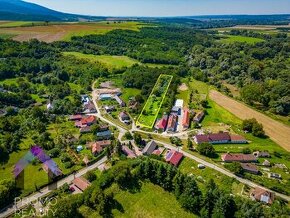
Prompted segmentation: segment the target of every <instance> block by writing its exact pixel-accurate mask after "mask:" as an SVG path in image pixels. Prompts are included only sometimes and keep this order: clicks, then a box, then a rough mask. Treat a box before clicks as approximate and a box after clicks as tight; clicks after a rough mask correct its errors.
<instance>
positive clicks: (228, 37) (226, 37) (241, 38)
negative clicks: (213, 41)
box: [219, 35, 264, 44]
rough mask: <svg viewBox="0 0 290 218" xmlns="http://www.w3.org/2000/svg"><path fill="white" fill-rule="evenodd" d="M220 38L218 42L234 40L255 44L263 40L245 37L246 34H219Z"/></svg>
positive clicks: (232, 41) (233, 41)
mask: <svg viewBox="0 0 290 218" xmlns="http://www.w3.org/2000/svg"><path fill="white" fill-rule="evenodd" d="M221 36H222V39H220V40H219V42H222V43H235V42H246V43H249V44H255V43H258V42H263V41H264V40H263V39H259V38H254V37H247V36H233V35H221Z"/></svg>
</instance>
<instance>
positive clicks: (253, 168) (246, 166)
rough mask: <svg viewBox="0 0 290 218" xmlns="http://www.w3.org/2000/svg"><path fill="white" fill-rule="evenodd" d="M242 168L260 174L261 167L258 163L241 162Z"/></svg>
mask: <svg viewBox="0 0 290 218" xmlns="http://www.w3.org/2000/svg"><path fill="white" fill-rule="evenodd" d="M241 166H242V168H243V169H244V170H245V171H248V172H250V173H255V174H258V173H259V169H258V167H257V166H256V165H254V164H251V163H241Z"/></svg>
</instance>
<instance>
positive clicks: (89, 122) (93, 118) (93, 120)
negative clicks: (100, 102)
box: [81, 116, 96, 125]
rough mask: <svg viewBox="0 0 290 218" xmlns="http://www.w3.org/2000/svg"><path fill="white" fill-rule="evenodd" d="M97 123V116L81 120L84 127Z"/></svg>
mask: <svg viewBox="0 0 290 218" xmlns="http://www.w3.org/2000/svg"><path fill="white" fill-rule="evenodd" d="M95 121H96V117H95V116H88V117H84V118H82V120H81V123H82V125H89V124H92V123H94V122H95Z"/></svg>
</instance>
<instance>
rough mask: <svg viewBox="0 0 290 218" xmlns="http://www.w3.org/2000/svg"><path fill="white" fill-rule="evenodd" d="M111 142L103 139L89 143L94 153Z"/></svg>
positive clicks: (100, 150)
mask: <svg viewBox="0 0 290 218" xmlns="http://www.w3.org/2000/svg"><path fill="white" fill-rule="evenodd" d="M110 144H111V141H110V140H104V141H97V142H94V143H93V144H91V148H92V153H93V154H94V155H96V154H99V153H100V152H102V151H103V149H104V148H105V147H107V146H109V145H110Z"/></svg>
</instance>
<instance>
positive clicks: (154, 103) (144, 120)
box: [136, 74, 173, 128]
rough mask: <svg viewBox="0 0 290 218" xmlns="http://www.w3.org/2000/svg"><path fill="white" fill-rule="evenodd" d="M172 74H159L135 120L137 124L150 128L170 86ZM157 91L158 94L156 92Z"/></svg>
mask: <svg viewBox="0 0 290 218" xmlns="http://www.w3.org/2000/svg"><path fill="white" fill-rule="evenodd" d="M172 78H173V77H172V76H170V75H165V74H161V75H160V76H159V78H158V80H157V81H156V83H155V86H154V87H153V89H152V92H151V94H150V96H149V97H148V99H147V101H146V104H145V106H144V107H143V109H142V112H141V113H140V116H139V118H138V120H137V122H136V124H137V125H140V126H142V127H146V128H152V127H153V125H154V123H155V120H156V118H157V116H158V113H159V111H160V108H161V106H162V103H163V100H164V98H165V95H166V93H167V91H168V88H169V86H170V83H171V80H172ZM157 92H159V93H160V94H159V96H157V95H156V93H157Z"/></svg>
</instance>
